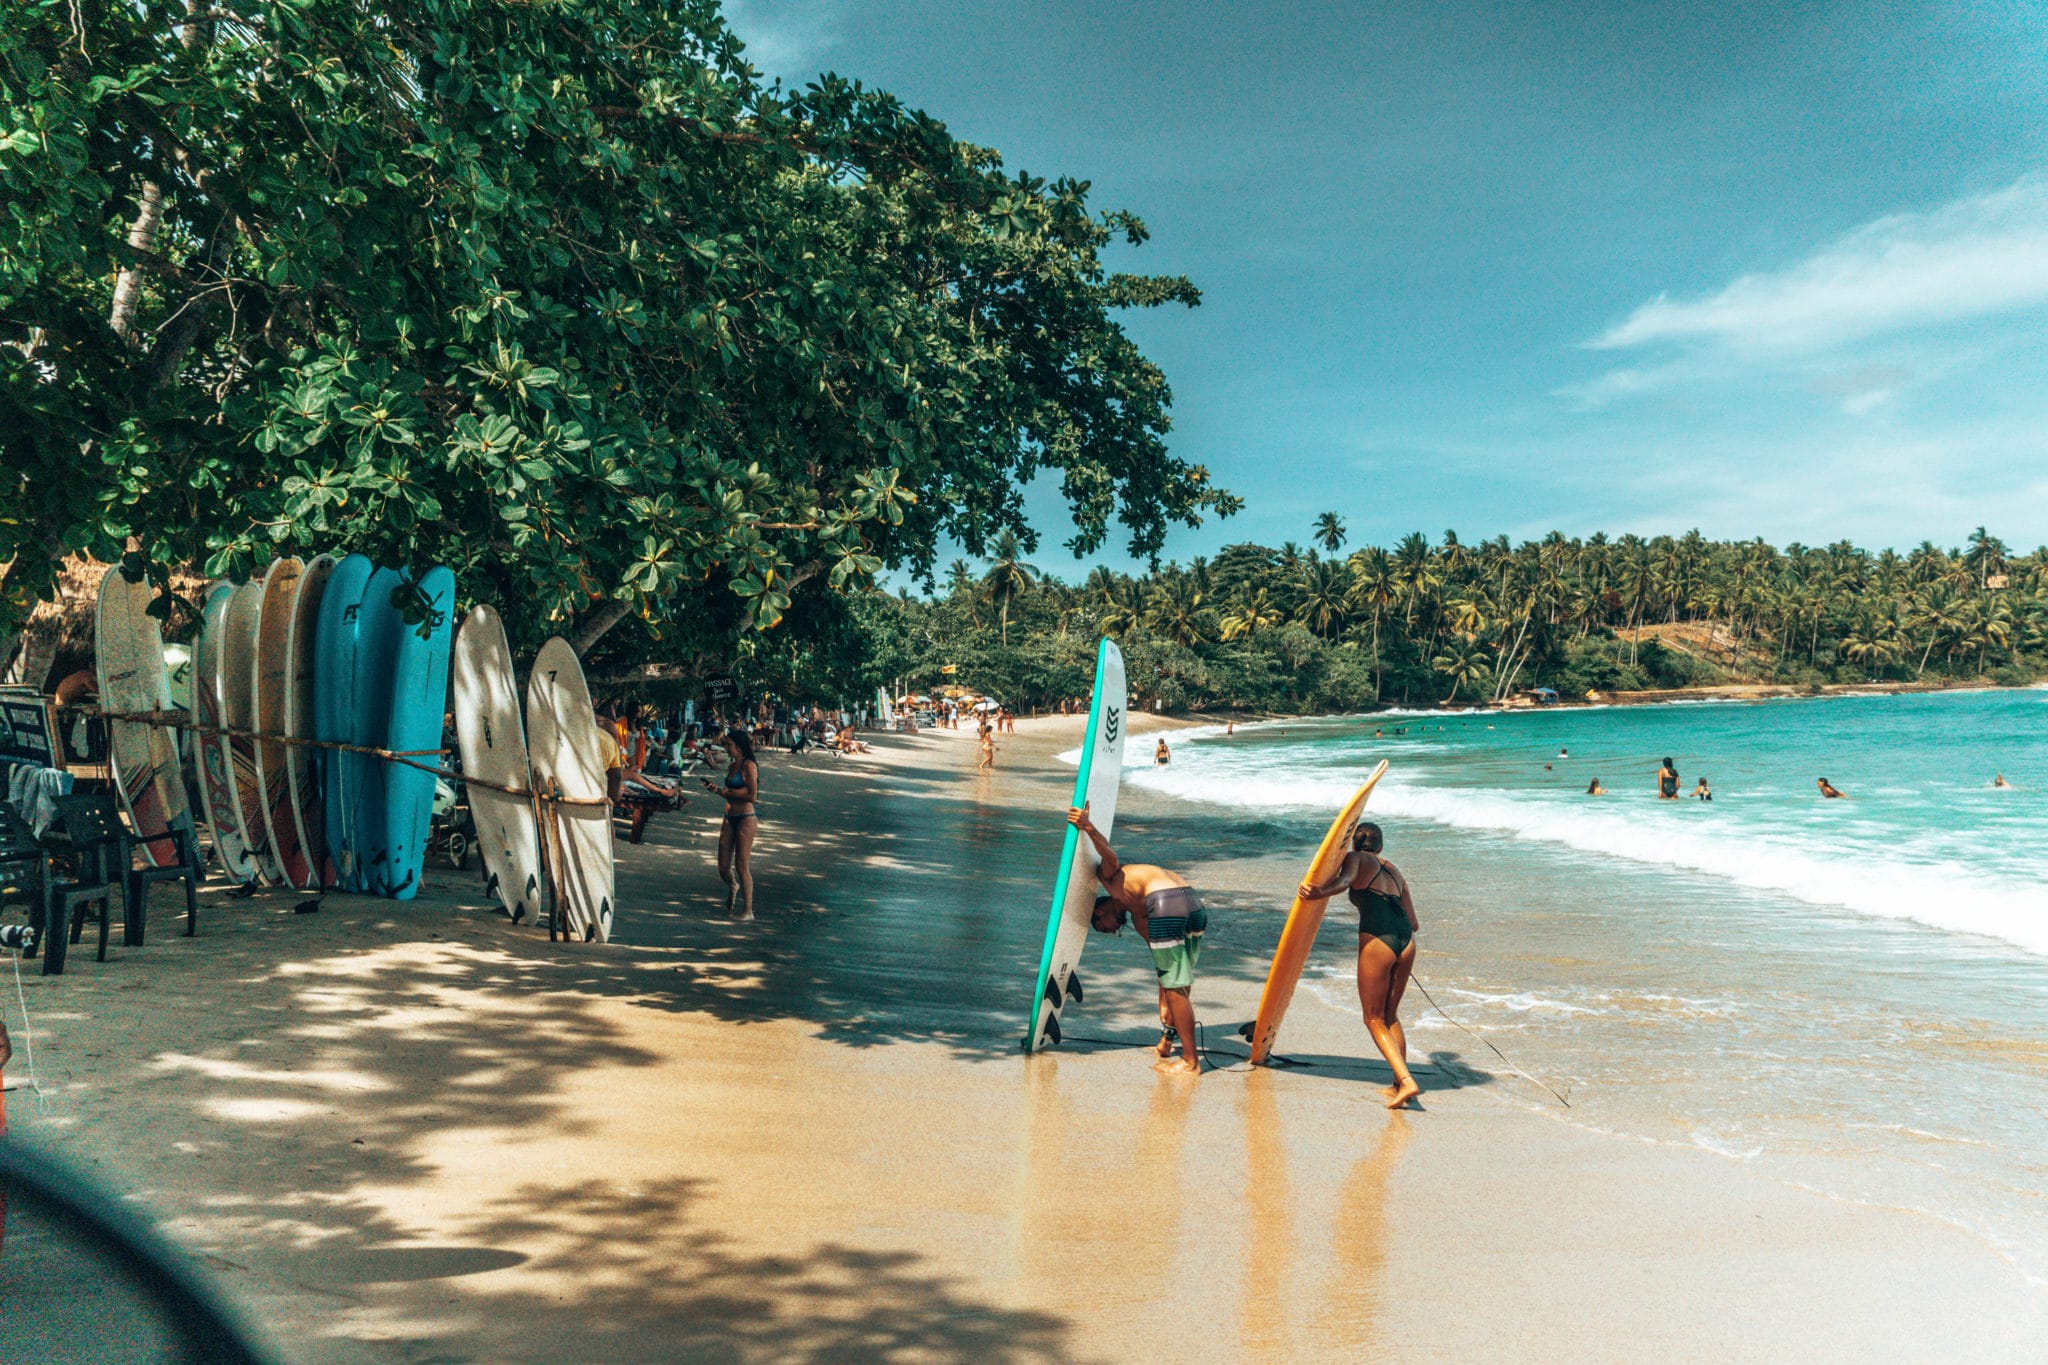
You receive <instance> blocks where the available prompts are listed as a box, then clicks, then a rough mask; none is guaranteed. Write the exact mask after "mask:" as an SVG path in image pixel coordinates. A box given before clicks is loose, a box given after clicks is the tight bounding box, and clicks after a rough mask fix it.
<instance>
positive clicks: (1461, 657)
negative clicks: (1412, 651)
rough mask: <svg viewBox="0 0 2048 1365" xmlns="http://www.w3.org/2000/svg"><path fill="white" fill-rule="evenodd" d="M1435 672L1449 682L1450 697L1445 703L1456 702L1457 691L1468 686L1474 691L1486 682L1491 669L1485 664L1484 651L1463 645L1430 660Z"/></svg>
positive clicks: (1473, 646) (1475, 646) (1474, 646)
mask: <svg viewBox="0 0 2048 1365" xmlns="http://www.w3.org/2000/svg"><path fill="white" fill-rule="evenodd" d="M1430 663H1431V664H1432V665H1433V666H1434V667H1435V668H1436V671H1437V672H1439V673H1441V674H1443V675H1444V676H1445V677H1447V678H1449V679H1450V680H1451V695H1450V696H1448V697H1446V698H1444V700H1445V701H1456V700H1457V699H1458V689H1459V688H1460V687H1464V686H1467V685H1470V686H1471V687H1472V689H1473V690H1474V691H1477V690H1478V689H1479V685H1480V684H1481V683H1483V682H1484V681H1485V680H1486V677H1487V675H1488V674H1490V673H1491V672H1492V671H1493V669H1492V668H1491V667H1490V666H1489V665H1488V664H1487V662H1486V651H1485V650H1483V649H1481V648H1479V647H1478V646H1477V645H1465V646H1462V647H1458V648H1453V649H1450V650H1447V651H1445V652H1444V653H1442V654H1439V655H1437V656H1436V658H1434V659H1432V660H1430Z"/></svg>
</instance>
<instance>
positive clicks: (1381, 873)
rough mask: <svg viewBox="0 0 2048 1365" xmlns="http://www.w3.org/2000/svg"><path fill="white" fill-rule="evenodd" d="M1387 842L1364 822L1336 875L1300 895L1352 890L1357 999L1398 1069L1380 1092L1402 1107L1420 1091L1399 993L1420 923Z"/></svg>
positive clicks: (1308, 886) (1316, 896)
mask: <svg viewBox="0 0 2048 1365" xmlns="http://www.w3.org/2000/svg"><path fill="white" fill-rule="evenodd" d="M1385 841H1386V836H1385V835H1384V834H1383V833H1382V832H1381V830H1380V827H1379V826H1378V825H1375V824H1373V823H1372V822H1370V821H1360V822H1359V825H1358V828H1357V829H1356V830H1355V831H1354V832H1353V833H1352V836H1351V852H1350V853H1349V854H1348V855H1346V857H1345V859H1344V863H1343V865H1342V866H1341V867H1339V868H1338V869H1337V873H1336V875H1335V876H1333V877H1331V878H1330V880H1329V881H1327V882H1325V883H1323V884H1322V885H1320V886H1318V885H1316V884H1315V883H1313V882H1303V883H1302V885H1301V892H1300V894H1301V896H1302V898H1303V899H1304V900H1319V899H1321V898H1323V897H1326V896H1330V895H1332V894H1334V893H1335V892H1336V891H1337V890H1338V889H1339V888H1343V887H1348V888H1349V889H1350V895H1351V903H1352V904H1353V905H1355V906H1357V907H1358V1001H1359V1004H1360V1005H1362V1006H1363V1007H1364V1009H1365V1027H1366V1031H1367V1032H1369V1033H1371V1034H1372V1041H1373V1043H1374V1045H1375V1046H1377V1047H1378V1048H1379V1050H1380V1055H1381V1056H1383V1057H1385V1058H1386V1059H1387V1065H1388V1066H1389V1067H1391V1068H1392V1069H1393V1072H1394V1083H1393V1084H1392V1085H1390V1086H1387V1087H1386V1088H1385V1089H1384V1090H1383V1091H1382V1092H1381V1093H1382V1094H1384V1095H1385V1096H1386V1097H1387V1108H1389V1109H1399V1108H1401V1107H1402V1106H1403V1105H1405V1104H1407V1103H1408V1101H1410V1100H1412V1099H1414V1098H1415V1097H1416V1096H1417V1095H1419V1094H1421V1093H1422V1087H1421V1086H1419V1085H1417V1084H1416V1083H1415V1077H1413V1076H1412V1075H1410V1074H1409V1073H1408V1035H1407V1033H1406V1032H1405V1031H1403V1029H1402V1028H1401V994H1402V992H1404V991H1405V990H1407V989H1408V978H1409V976H1410V974H1412V973H1413V972H1414V970H1415V935H1416V933H1417V932H1418V931H1419V930H1420V929H1421V928H1422V925H1421V922H1420V921H1419V920H1417V919H1416V917H1415V898H1414V897H1413V896H1412V895H1410V894H1409V892H1408V879H1407V878H1405V877H1403V876H1402V875H1401V874H1400V872H1399V871H1398V870H1397V869H1396V868H1395V867H1394V865H1393V864H1392V863H1390V862H1388V861H1386V860H1385V859H1384V858H1382V857H1380V856H1379V855H1380V851H1381V849H1382V848H1383V847H1384V846H1385Z"/></svg>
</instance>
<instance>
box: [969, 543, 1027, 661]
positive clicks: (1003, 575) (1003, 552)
mask: <svg viewBox="0 0 2048 1365" xmlns="http://www.w3.org/2000/svg"><path fill="white" fill-rule="evenodd" d="M1020 548H1021V547H1019V546H1018V544H1017V535H1016V532H1014V531H1005V532H1003V533H1002V534H1001V535H999V536H997V537H996V554H995V558H994V559H993V560H991V561H990V562H989V566H988V573H987V574H985V575H983V577H982V580H981V586H982V590H983V591H984V592H986V593H987V594H988V595H989V599H990V600H991V601H995V602H1000V603H1001V604H1002V618H1003V648H1005V649H1008V648H1009V647H1010V602H1011V599H1013V598H1015V597H1016V595H1017V594H1018V593H1019V592H1022V591H1023V590H1024V589H1026V588H1029V587H1031V586H1032V585H1033V584H1035V583H1037V582H1038V580H1039V577H1040V575H1039V572H1038V570H1037V569H1035V568H1033V567H1032V566H1031V565H1029V564H1026V563H1025V562H1024V561H1022V560H1021V559H1019V558H1017V555H1018V552H1019V550H1020Z"/></svg>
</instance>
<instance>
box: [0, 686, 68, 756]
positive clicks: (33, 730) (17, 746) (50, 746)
mask: <svg viewBox="0 0 2048 1365" xmlns="http://www.w3.org/2000/svg"><path fill="white" fill-rule="evenodd" d="M0 760H6V761H7V762H10V763H31V764H34V765H35V766H36V767H38V768H59V767H62V766H63V764H61V763H59V762H58V760H57V732H56V729H55V728H54V727H53V726H52V725H51V724H50V708H49V705H48V704H47V703H46V702H45V701H44V699H43V694H42V693H40V692H38V691H36V689H35V688H33V687H0Z"/></svg>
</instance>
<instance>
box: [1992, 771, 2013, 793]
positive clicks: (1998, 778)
mask: <svg viewBox="0 0 2048 1365" xmlns="http://www.w3.org/2000/svg"><path fill="white" fill-rule="evenodd" d="M1991 785H1992V786H1994V787H1996V788H1998V789H1999V790H2000V791H2011V790H2012V783H2010V782H2008V781H2006V780H2005V774H2004V773H1993V774H1991Z"/></svg>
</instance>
